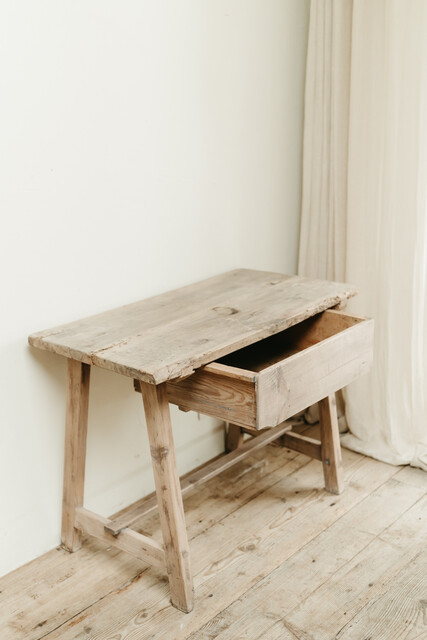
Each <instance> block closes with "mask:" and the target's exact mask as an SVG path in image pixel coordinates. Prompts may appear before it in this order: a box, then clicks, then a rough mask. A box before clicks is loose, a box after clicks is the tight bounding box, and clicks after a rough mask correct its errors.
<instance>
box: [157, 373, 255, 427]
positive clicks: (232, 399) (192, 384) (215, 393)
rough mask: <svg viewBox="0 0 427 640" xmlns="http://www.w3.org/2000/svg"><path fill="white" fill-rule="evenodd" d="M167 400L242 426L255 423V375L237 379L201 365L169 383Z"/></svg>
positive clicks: (183, 407) (184, 407)
mask: <svg viewBox="0 0 427 640" xmlns="http://www.w3.org/2000/svg"><path fill="white" fill-rule="evenodd" d="M167 393H168V400H169V402H171V403H172V404H176V405H178V406H180V407H181V408H182V409H191V410H193V411H198V412H199V413H204V414H206V415H208V416H214V417H216V418H219V419H220V420H225V421H227V422H233V423H235V424H238V425H241V426H243V425H244V426H253V427H254V426H255V425H256V377H255V376H254V377H253V379H252V380H250V379H247V380H245V379H238V378H234V377H229V376H225V375H222V374H219V373H211V372H209V371H205V370H204V369H200V370H199V371H196V373H194V374H193V375H191V376H189V377H188V378H186V379H185V380H182V381H180V382H168V383H167Z"/></svg>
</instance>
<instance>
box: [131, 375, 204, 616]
mask: <svg viewBox="0 0 427 640" xmlns="http://www.w3.org/2000/svg"><path fill="white" fill-rule="evenodd" d="M140 384H141V393H142V397H143V400H144V411H145V418H146V422H147V432H148V440H149V442H150V451H151V459H152V463H153V474H154V483H155V486H156V495H157V503H158V509H159V515H160V524H161V527H162V536H163V547H164V550H165V556H166V570H167V573H168V577H169V585H170V591H171V602H172V604H173V605H174V606H175V607H177V608H178V609H180V610H181V611H185V612H186V613H188V612H190V611H191V610H192V608H193V606H194V594H193V576H192V573H191V566H190V547H189V545H188V536H187V528H186V526H185V519H184V507H183V504H182V495H181V485H180V482H179V476H178V470H177V466H176V456H175V446H174V441H173V434H172V425H171V419H170V412H169V403H168V399H167V395H166V385H165V384H160V385H158V386H153V385H150V384H148V383H146V382H141V383H140Z"/></svg>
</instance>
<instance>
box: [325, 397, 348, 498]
mask: <svg viewBox="0 0 427 640" xmlns="http://www.w3.org/2000/svg"><path fill="white" fill-rule="evenodd" d="M319 418H320V439H321V442H322V447H321V452H322V464H323V475H324V477H325V487H326V490H327V491H330V492H331V493H336V494H339V493H341V492H342V490H343V489H344V471H343V466H342V457H341V444H340V432H339V428H338V419H337V407H336V403H335V394H333V393H332V394H330V395H329V396H328V397H327V398H323V400H320V402H319Z"/></svg>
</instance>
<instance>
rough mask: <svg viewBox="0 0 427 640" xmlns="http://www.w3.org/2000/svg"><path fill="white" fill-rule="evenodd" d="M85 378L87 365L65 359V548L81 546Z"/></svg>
mask: <svg viewBox="0 0 427 640" xmlns="http://www.w3.org/2000/svg"><path fill="white" fill-rule="evenodd" d="M89 381H90V366H89V365H87V364H83V363H81V362H76V361H75V360H68V366H67V401H66V402H67V405H66V418H65V453H64V483H63V498H62V535H61V539H62V544H63V545H64V547H65V548H66V549H68V551H76V550H77V549H79V547H80V545H81V534H80V531H78V529H76V527H75V524H76V518H75V512H76V508H77V507H81V506H83V497H84V480H85V461H86V439H87V419H88V408H89Z"/></svg>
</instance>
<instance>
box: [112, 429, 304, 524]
mask: <svg viewBox="0 0 427 640" xmlns="http://www.w3.org/2000/svg"><path fill="white" fill-rule="evenodd" d="M290 429H292V424H288V423H286V422H283V423H282V424H280V425H278V426H277V427H273V428H272V429H266V430H265V431H264V432H262V433H260V432H259V431H257V432H256V433H257V435H256V436H255V437H254V438H252V439H250V440H247V441H246V442H245V443H244V444H243V443H242V445H241V446H240V447H239V448H235V449H234V450H232V451H230V453H228V454H226V455H223V456H219V457H217V458H215V459H214V460H212V461H211V462H208V463H207V464H205V465H202V466H201V467H199V468H198V469H197V470H196V471H193V472H190V473H189V474H187V477H186V478H183V479H182V480H181V483H180V484H181V495H182V496H184V495H185V494H186V493H188V492H189V491H191V490H192V489H194V488H195V487H198V486H199V485H200V484H202V483H203V482H207V481H208V480H211V479H212V478H214V477H215V476H217V475H218V474H219V473H222V472H223V471H225V470H226V469H229V468H230V467H232V466H234V465H235V464H237V463H238V462H241V461H242V460H243V459H244V458H246V457H247V456H249V455H252V454H253V452H254V451H256V450H257V449H262V448H263V447H265V446H266V445H267V444H269V443H270V442H273V441H274V440H276V439H277V438H280V436H281V435H283V434H284V433H286V431H289V430H290ZM157 507H158V502H157V499H156V496H153V497H152V498H151V499H149V500H143V501H141V503H140V505H139V506H134V507H132V508H131V509H130V510H126V512H125V513H124V514H123V515H122V516H120V517H119V518H116V519H113V520H110V521H109V523H108V526H107V532H109V533H112V534H113V535H117V534H118V533H119V532H120V531H121V530H122V529H124V528H125V527H130V526H132V525H133V524H135V522H137V521H138V520H139V519H140V518H142V517H143V516H145V515H147V514H149V513H152V512H153V511H154V510H155V509H157Z"/></svg>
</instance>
